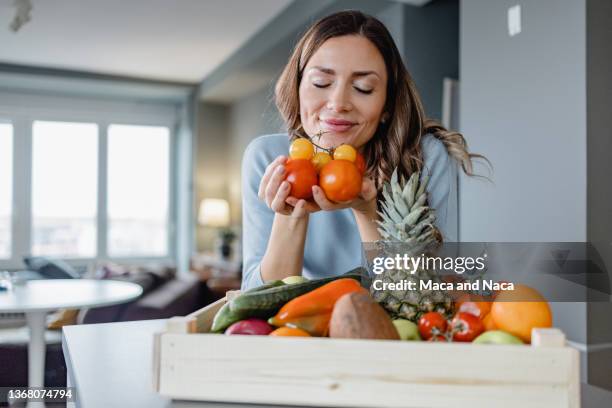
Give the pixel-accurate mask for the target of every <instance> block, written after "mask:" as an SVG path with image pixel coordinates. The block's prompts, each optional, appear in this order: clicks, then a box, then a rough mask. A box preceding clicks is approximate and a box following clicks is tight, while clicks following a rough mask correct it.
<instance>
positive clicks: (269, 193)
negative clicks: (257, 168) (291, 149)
mask: <svg viewBox="0 0 612 408" xmlns="http://www.w3.org/2000/svg"><path fill="white" fill-rule="evenodd" d="M284 178H285V166H283V165H278V166H277V167H276V169H275V170H274V172H273V173H272V175H271V176H270V179H269V181H268V185H267V186H266V191H265V193H264V196H265V201H266V204H268V207H271V206H272V201H273V200H274V197H276V193H277V192H278V189H279V187H280V185H281V183H282V182H283V179H284Z"/></svg>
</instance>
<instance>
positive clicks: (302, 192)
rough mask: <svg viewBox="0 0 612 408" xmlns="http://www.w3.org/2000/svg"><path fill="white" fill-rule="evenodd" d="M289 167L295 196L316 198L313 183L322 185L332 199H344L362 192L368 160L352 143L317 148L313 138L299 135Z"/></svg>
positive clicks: (290, 152)
mask: <svg viewBox="0 0 612 408" xmlns="http://www.w3.org/2000/svg"><path fill="white" fill-rule="evenodd" d="M285 168H286V177H285V180H287V181H288V182H289V183H290V184H291V192H290V195H291V196H293V197H295V198H301V199H305V200H307V199H309V198H312V187H313V186H316V185H319V186H320V187H321V189H323V192H324V193H325V196H326V197H327V199H328V200H330V201H334V202H344V201H350V200H353V199H355V198H356V197H357V196H358V195H359V193H360V192H361V182H362V179H363V174H364V173H365V160H364V159H363V156H362V155H361V154H359V153H358V152H357V150H355V148H354V147H353V146H351V145H348V144H342V145H340V146H338V147H336V148H335V149H331V150H323V151H315V146H314V145H313V143H312V142H311V141H310V140H308V139H305V138H299V139H296V140H294V141H293V142H292V143H291V146H290V147H289V160H287V163H286V164H285Z"/></svg>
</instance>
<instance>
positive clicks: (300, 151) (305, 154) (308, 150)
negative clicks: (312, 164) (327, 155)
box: [289, 138, 314, 160]
mask: <svg viewBox="0 0 612 408" xmlns="http://www.w3.org/2000/svg"><path fill="white" fill-rule="evenodd" d="M313 155H314V146H313V145H312V143H311V142H310V140H308V139H304V138H299V139H295V140H294V141H293V142H291V145H290V146H289V157H290V158H292V159H306V160H310V159H311V158H312V156H313Z"/></svg>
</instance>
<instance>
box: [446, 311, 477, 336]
mask: <svg viewBox="0 0 612 408" xmlns="http://www.w3.org/2000/svg"><path fill="white" fill-rule="evenodd" d="M451 330H452V333H453V340H454V341H472V340H474V339H475V338H476V337H478V335H480V334H481V333H482V332H484V325H483V323H482V320H480V318H478V317H476V316H474V315H473V314H471V313H466V312H459V313H457V314H456V315H455V317H454V318H453V320H452V321H451Z"/></svg>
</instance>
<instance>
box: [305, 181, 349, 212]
mask: <svg viewBox="0 0 612 408" xmlns="http://www.w3.org/2000/svg"><path fill="white" fill-rule="evenodd" d="M312 196H313V198H314V200H315V202H316V203H317V205H318V206H319V207H320V208H321V209H322V210H325V211H329V210H336V209H338V208H343V206H338V204H336V203H333V202H331V201H329V200H328V199H327V197H326V196H325V193H324V192H323V189H322V188H321V187H319V186H313V187H312Z"/></svg>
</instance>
